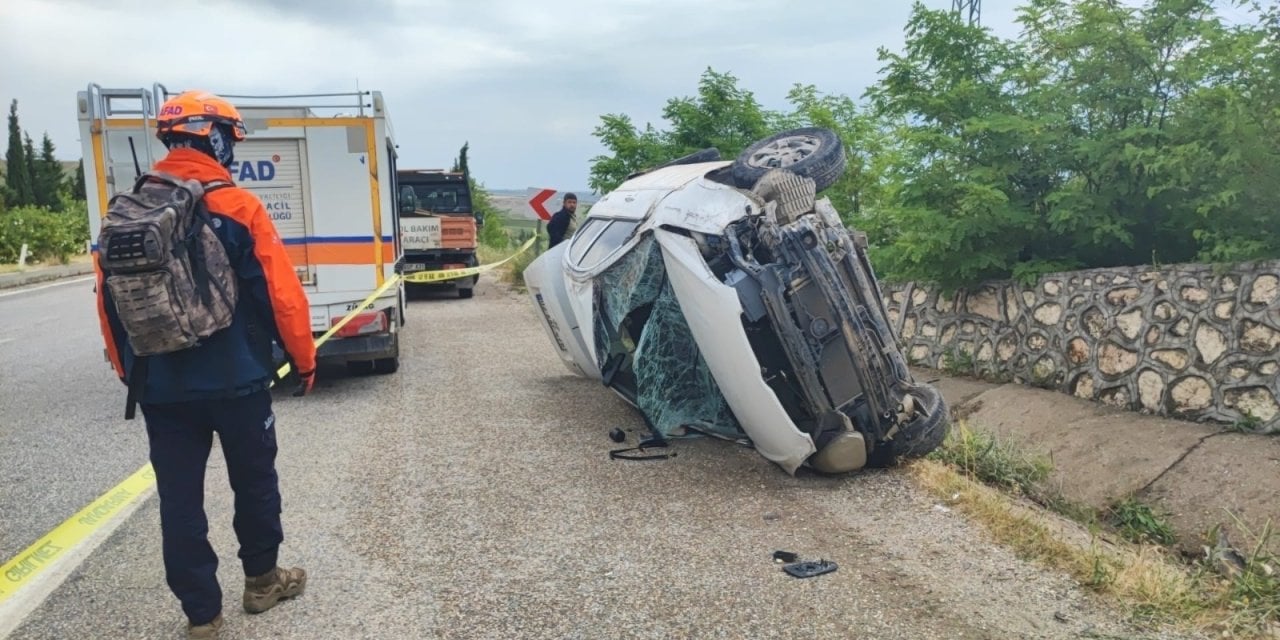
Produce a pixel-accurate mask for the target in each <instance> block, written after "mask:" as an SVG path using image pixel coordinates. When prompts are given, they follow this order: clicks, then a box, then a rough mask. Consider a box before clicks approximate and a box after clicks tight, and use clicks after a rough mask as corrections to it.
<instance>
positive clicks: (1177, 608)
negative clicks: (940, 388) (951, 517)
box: [912, 459, 1199, 621]
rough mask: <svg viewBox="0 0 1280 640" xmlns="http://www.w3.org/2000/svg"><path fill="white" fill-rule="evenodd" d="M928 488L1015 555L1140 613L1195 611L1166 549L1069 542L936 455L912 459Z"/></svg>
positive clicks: (1189, 584) (1187, 582) (1189, 588)
mask: <svg viewBox="0 0 1280 640" xmlns="http://www.w3.org/2000/svg"><path fill="white" fill-rule="evenodd" d="M912 473H913V474H914V475H915V477H916V479H917V480H918V481H919V482H920V483H921V484H922V485H923V486H924V487H925V488H926V489H927V490H929V491H930V492H931V493H933V494H934V495H936V496H938V497H941V498H943V499H945V500H947V501H948V504H950V505H951V506H953V507H955V508H958V509H959V510H960V511H961V512H963V513H966V514H968V515H969V516H970V517H972V518H973V519H974V520H976V521H977V522H979V523H980V524H981V525H982V526H984V527H985V528H986V529H987V530H988V531H989V532H990V533H991V535H992V537H994V538H995V539H996V541H997V542H999V543H1001V544H1004V545H1007V546H1009V547H1010V548H1011V549H1013V551H1014V552H1015V553H1017V554H1018V555H1019V556H1020V557H1022V558H1025V559H1028V560H1031V561H1034V562H1038V563H1040V564H1042V565H1045V566H1048V567H1050V568H1053V569H1057V570H1061V571H1064V572H1066V573H1068V574H1070V575H1071V576H1072V577H1074V578H1075V579H1076V580H1078V581H1079V582H1080V583H1082V584H1084V585H1086V586H1088V587H1089V588H1091V589H1094V590H1096V591H1099V592H1101V593H1104V594H1106V595H1110V596H1115V597H1118V598H1123V599H1124V600H1125V601H1127V602H1129V603H1130V604H1131V605H1132V606H1133V607H1134V610H1135V611H1140V612H1143V613H1144V614H1145V616H1146V617H1151V618H1155V619H1163V620H1168V621H1186V620H1187V619H1188V617H1191V618H1193V619H1194V618H1195V617H1196V616H1197V614H1198V613H1199V608H1198V607H1197V600H1198V598H1197V597H1196V595H1195V594H1196V587H1195V584H1194V581H1193V580H1192V579H1191V578H1190V577H1189V576H1188V575H1187V574H1186V572H1185V571H1183V570H1182V569H1181V568H1180V567H1178V566H1177V565H1176V564H1175V563H1174V562H1173V561H1171V560H1170V559H1169V558H1168V557H1167V554H1166V552H1165V551H1164V550H1163V549H1161V548H1159V547H1153V546H1149V545H1142V546H1134V547H1130V546H1120V547H1117V546H1116V545H1113V544H1109V543H1108V542H1107V541H1104V540H1102V539H1100V538H1099V537H1098V536H1097V535H1091V536H1090V544H1089V545H1088V546H1083V545H1081V544H1079V543H1075V542H1070V541H1068V540H1066V539H1065V536H1063V535H1062V534H1060V533H1059V531H1058V530H1057V528H1056V527H1054V526H1052V525H1051V524H1050V520H1049V519H1048V517H1047V516H1046V515H1044V514H1042V513H1038V512H1037V511H1036V510H1035V509H1034V508H1032V507H1030V506H1026V505H1022V504H1019V503H1018V502H1017V501H1016V500H1014V499H1012V498H1011V497H1010V496H1008V495H1006V494H1004V493H1002V492H1001V491H1000V490H998V489H995V488H993V487H990V486H987V485H985V484H982V483H981V482H979V481H978V480H976V479H974V478H972V477H970V476H968V475H966V474H964V473H962V472H960V471H958V470H957V469H955V468H953V467H951V466H949V465H947V464H946V463H943V462H941V461H939V460H928V459H926V460H921V461H919V462H917V463H915V464H913V465H912Z"/></svg>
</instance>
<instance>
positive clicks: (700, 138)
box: [588, 69, 784, 193]
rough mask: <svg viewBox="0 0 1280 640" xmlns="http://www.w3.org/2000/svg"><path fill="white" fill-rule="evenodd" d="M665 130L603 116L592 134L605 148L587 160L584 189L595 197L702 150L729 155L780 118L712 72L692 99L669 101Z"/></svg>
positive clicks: (724, 75) (616, 116)
mask: <svg viewBox="0 0 1280 640" xmlns="http://www.w3.org/2000/svg"><path fill="white" fill-rule="evenodd" d="M662 116H663V119H664V120H666V122H667V124H668V128H667V129H666V130H662V131H660V130H658V129H655V128H654V127H653V125H652V124H646V125H645V126H644V128H643V129H641V128H639V127H637V126H636V125H635V123H634V122H633V121H632V120H631V117H630V116H627V115H625V114H613V113H611V114H607V115H604V116H602V117H601V118H600V124H599V125H598V126H597V127H596V128H595V130H594V132H593V133H594V135H595V137H596V138H597V139H599V140H600V143H601V144H602V145H603V146H604V147H605V149H607V150H608V152H609V153H608V154H604V155H599V156H596V157H595V158H592V160H591V176H590V179H589V181H588V185H589V186H590V187H591V188H592V189H593V190H594V191H596V192H597V193H604V192H606V191H609V190H612V189H614V188H615V187H617V186H618V185H619V184H621V183H622V182H623V181H624V180H626V177H627V176H628V175H630V174H632V173H634V172H636V171H640V170H643V169H647V168H650V167H653V166H656V165H659V164H662V163H664V162H667V161H670V160H674V159H675V158H678V157H680V156H683V155H687V154H690V153H693V152H695V151H699V150H702V149H706V148H715V149H719V150H720V152H721V153H722V154H724V155H726V156H730V157H731V156H734V155H737V154H738V153H739V152H741V151H742V150H743V149H745V148H746V147H747V145H749V144H751V143H752V142H754V141H755V140H757V139H759V138H761V137H764V136H765V135H767V134H768V133H769V132H770V131H772V130H775V129H776V128H777V126H778V124H779V123H781V122H783V120H784V118H783V116H782V114H779V113H774V112H771V111H767V110H765V109H764V108H763V107H761V106H760V103H759V102H758V101H757V100H756V98H755V95H754V94H752V93H751V92H750V91H747V90H745V89H742V88H741V87H739V86H738V79H737V78H736V77H734V76H733V75H731V74H728V73H718V72H716V71H715V70H713V69H707V70H706V71H704V72H703V74H702V77H701V79H700V80H699V82H698V93H697V95H695V96H685V97H681V98H672V99H670V100H668V101H667V104H666V107H665V108H663V110H662Z"/></svg>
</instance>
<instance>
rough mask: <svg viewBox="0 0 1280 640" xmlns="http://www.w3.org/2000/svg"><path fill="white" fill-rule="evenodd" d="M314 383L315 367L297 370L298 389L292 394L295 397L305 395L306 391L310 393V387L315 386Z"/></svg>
mask: <svg viewBox="0 0 1280 640" xmlns="http://www.w3.org/2000/svg"><path fill="white" fill-rule="evenodd" d="M315 384H316V371H315V369H312V370H311V371H299V372H298V389H297V391H294V392H293V396H294V397H295V398H301V397H302V396H305V395H307V394H308V393H311V387H313V386H315Z"/></svg>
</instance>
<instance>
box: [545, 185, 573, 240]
mask: <svg viewBox="0 0 1280 640" xmlns="http://www.w3.org/2000/svg"><path fill="white" fill-rule="evenodd" d="M577 210H578V196H576V195H574V194H572V193H566V194H564V201H563V203H562V204H561V206H560V210H559V211H557V212H555V213H554V214H552V215H551V222H548V223H547V235H548V236H550V238H551V242H550V243H549V244H548V245H547V248H548V249H550V248H551V247H554V246H556V245H558V244H560V243H561V242H564V238H565V233H567V232H568V231H569V223H570V222H571V221H572V220H573V218H574V213H575V212H576V211H577Z"/></svg>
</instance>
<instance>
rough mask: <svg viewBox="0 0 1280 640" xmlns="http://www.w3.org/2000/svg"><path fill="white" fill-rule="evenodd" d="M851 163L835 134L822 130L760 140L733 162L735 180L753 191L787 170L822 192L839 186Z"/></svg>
mask: <svg viewBox="0 0 1280 640" xmlns="http://www.w3.org/2000/svg"><path fill="white" fill-rule="evenodd" d="M847 163H848V160H847V159H846V158H845V153H844V144H843V143H842V142H841V141H840V137H839V136H838V135H836V132H835V131H832V130H831V129H826V128H822V127H802V128H800V129H791V130H789V131H783V132H781V133H777V134H774V135H771V136H769V137H767V138H764V139H763V140H758V141H756V142H755V143H754V144H752V145H751V146H749V147H747V148H746V149H745V150H744V151H743V152H742V153H740V154H738V157H737V159H736V160H734V161H733V180H734V182H736V183H737V185H738V187H739V188H742V189H750V188H752V187H753V186H755V184H756V182H757V181H759V180H760V178H762V177H763V176H764V174H766V173H768V172H770V171H772V170H773V169H786V170H787V171H790V172H792V173H794V174H796V175H800V176H804V177H806V178H811V179H813V182H814V186H815V187H816V190H817V191H819V192H821V191H823V190H825V189H826V188H827V187H830V186H831V185H833V184H835V183H836V181H837V180H839V179H840V176H842V175H844V169H845V166H846V164H847Z"/></svg>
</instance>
